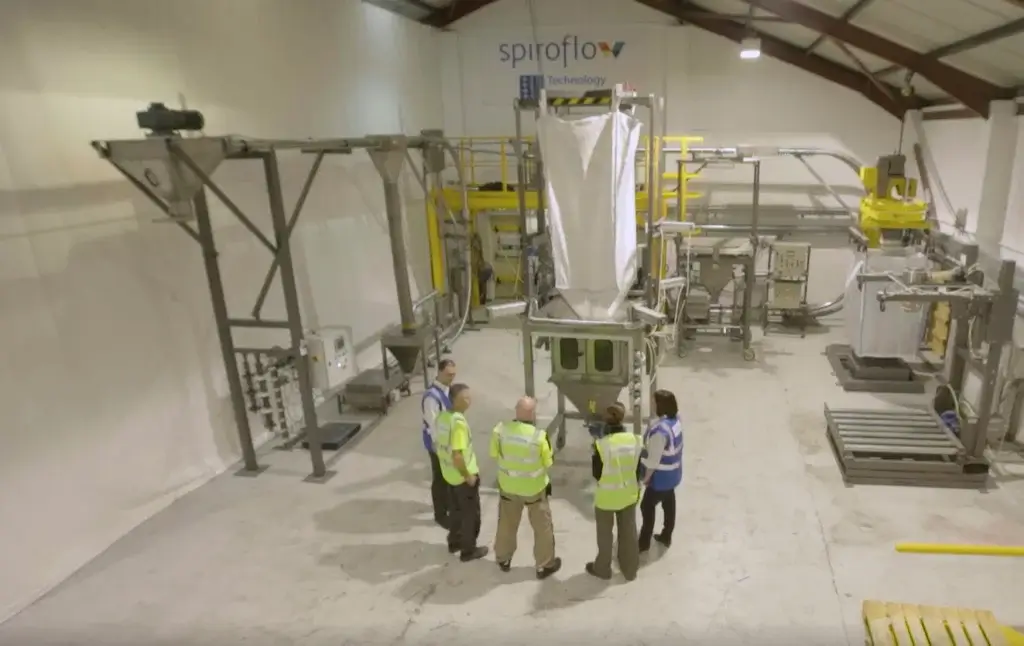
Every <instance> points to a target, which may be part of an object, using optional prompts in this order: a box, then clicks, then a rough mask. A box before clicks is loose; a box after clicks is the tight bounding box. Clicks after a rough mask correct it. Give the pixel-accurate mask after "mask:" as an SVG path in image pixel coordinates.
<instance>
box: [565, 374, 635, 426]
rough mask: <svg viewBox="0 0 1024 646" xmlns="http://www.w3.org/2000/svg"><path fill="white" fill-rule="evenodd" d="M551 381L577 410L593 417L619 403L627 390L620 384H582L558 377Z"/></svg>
mask: <svg viewBox="0 0 1024 646" xmlns="http://www.w3.org/2000/svg"><path fill="white" fill-rule="evenodd" d="M551 381H552V382H554V383H555V384H556V385H557V386H558V388H559V390H561V391H562V394H563V395H565V398H566V399H568V400H569V402H570V403H571V404H572V405H573V406H575V407H576V410H578V411H579V412H581V413H583V414H584V415H593V416H594V417H600V416H601V415H602V414H603V413H604V410H605V409H606V408H608V407H609V406H611V405H612V404H614V403H615V402H617V401H619V395H621V394H622V390H623V388H625V387H624V386H621V385H619V384H591V383H580V382H579V381H577V380H571V379H560V378H557V377H553V378H552V379H551ZM623 405H625V406H626V408H627V409H628V408H629V406H628V405H626V404H625V402H623Z"/></svg>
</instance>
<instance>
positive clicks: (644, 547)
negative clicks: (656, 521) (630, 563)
mask: <svg viewBox="0 0 1024 646" xmlns="http://www.w3.org/2000/svg"><path fill="white" fill-rule="evenodd" d="M650 551H651V544H650V543H647V544H646V545H643V544H641V545H640V553H641V554H646V553H647V552H650Z"/></svg>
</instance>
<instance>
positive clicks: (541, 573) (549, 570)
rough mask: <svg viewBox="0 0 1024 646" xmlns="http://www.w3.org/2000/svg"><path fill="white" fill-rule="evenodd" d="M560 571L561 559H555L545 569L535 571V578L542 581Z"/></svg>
mask: <svg viewBox="0 0 1024 646" xmlns="http://www.w3.org/2000/svg"><path fill="white" fill-rule="evenodd" d="M561 569H562V559H560V558H558V557H555V560H553V561H551V565H548V566H547V567H542V568H541V569H539V570H537V578H538V579H540V580H544V579H546V578H548V577H549V576H551V575H552V574H554V573H555V572H558V571H559V570H561Z"/></svg>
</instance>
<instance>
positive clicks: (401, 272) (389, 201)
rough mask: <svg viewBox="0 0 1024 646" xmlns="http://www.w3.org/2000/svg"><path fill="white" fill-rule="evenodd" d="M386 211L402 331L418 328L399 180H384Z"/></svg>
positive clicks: (406, 331) (407, 331)
mask: <svg viewBox="0 0 1024 646" xmlns="http://www.w3.org/2000/svg"><path fill="white" fill-rule="evenodd" d="M384 212H385V214H386V215H387V221H388V235H389V236H390V238H391V262H392V264H393V265H394V270H395V289H396V291H397V292H398V315H399V318H400V320H401V322H402V332H403V333H410V334H411V333H412V331H413V330H415V329H416V314H415V311H414V309H413V303H412V285H411V284H410V282H409V268H408V261H407V258H406V247H405V229H404V227H403V223H402V193H401V190H400V189H399V188H398V182H397V181H393V180H390V179H385V180H384Z"/></svg>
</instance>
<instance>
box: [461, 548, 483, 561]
mask: <svg viewBox="0 0 1024 646" xmlns="http://www.w3.org/2000/svg"><path fill="white" fill-rule="evenodd" d="M488 551H489V550H488V549H487V548H486V547H478V548H476V549H475V550H473V551H472V552H463V553H462V554H461V555H459V559H460V560H461V561H462V562H463V563H468V562H470V561H476V560H479V559H482V558H483V557H485V556H487V552H488Z"/></svg>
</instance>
